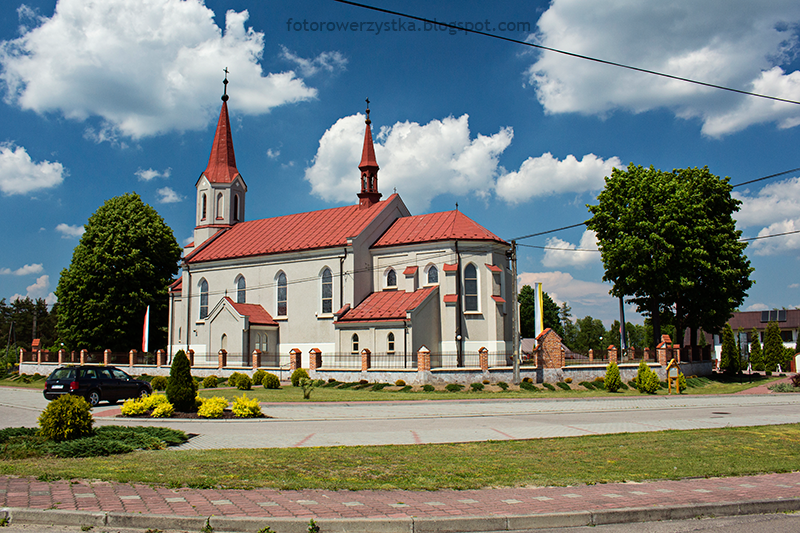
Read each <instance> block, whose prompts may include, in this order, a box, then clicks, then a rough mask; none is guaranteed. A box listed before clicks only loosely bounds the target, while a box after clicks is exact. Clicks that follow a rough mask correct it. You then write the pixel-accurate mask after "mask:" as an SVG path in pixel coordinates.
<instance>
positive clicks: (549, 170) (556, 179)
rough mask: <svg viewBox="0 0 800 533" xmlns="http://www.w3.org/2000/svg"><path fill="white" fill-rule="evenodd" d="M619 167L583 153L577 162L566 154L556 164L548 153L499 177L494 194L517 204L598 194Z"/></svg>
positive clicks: (614, 161) (613, 159)
mask: <svg viewBox="0 0 800 533" xmlns="http://www.w3.org/2000/svg"><path fill="white" fill-rule="evenodd" d="M622 166H623V165H622V163H621V161H620V160H619V158H618V157H611V158H609V159H607V160H605V161H603V159H602V158H599V157H597V156H596V155H594V154H587V155H585V156H583V158H582V159H581V160H580V161H578V160H577V159H576V158H575V156H574V155H568V156H567V157H565V158H564V160H563V161H559V160H558V159H556V158H555V157H553V155H552V154H550V153H549V152H548V153H545V154H543V155H541V156H539V157H529V158H528V159H526V160H525V161H523V163H522V165H521V166H520V167H519V170H518V171H514V172H508V173H506V174H503V175H502V176H500V178H499V179H498V180H497V194H498V196H500V197H501V198H503V199H504V200H505V201H507V202H509V203H520V202H527V201H528V200H530V199H531V198H533V197H534V196H548V195H552V194H559V193H565V192H571V193H582V192H589V191H599V190H600V189H602V188H603V187H604V185H605V180H604V178H605V177H606V176H610V175H611V170H612V169H613V168H614V167H618V168H621V167H622Z"/></svg>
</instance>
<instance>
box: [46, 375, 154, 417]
mask: <svg viewBox="0 0 800 533" xmlns="http://www.w3.org/2000/svg"><path fill="white" fill-rule="evenodd" d="M151 392H153V389H152V387H151V386H150V384H149V383H148V382H146V381H141V380H138V379H134V378H132V377H130V376H129V375H128V374H126V373H125V372H123V371H122V370H120V369H119V368H116V367H113V366H94V365H80V366H62V367H59V368H56V369H55V370H53V372H52V373H51V374H50V376H48V378H47V382H46V383H45V386H44V397H45V398H46V399H48V400H55V399H56V398H58V397H59V396H61V395H62V394H76V395H78V396H83V397H84V398H86V401H88V402H89V403H90V404H91V405H92V407H94V406H95V405H97V404H98V403H100V402H101V401H107V402H108V403H110V404H115V403H117V402H118V401H120V400H127V399H128V398H139V397H143V396H147V395H149V394H150V393H151Z"/></svg>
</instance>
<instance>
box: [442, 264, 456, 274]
mask: <svg viewBox="0 0 800 533" xmlns="http://www.w3.org/2000/svg"><path fill="white" fill-rule="evenodd" d="M443 270H444V271H445V272H458V263H445V264H444V268H443Z"/></svg>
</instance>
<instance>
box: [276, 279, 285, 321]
mask: <svg viewBox="0 0 800 533" xmlns="http://www.w3.org/2000/svg"><path fill="white" fill-rule="evenodd" d="M286 285H287V283H286V274H284V273H283V272H281V273H280V274H278V316H286V301H287V299H286Z"/></svg>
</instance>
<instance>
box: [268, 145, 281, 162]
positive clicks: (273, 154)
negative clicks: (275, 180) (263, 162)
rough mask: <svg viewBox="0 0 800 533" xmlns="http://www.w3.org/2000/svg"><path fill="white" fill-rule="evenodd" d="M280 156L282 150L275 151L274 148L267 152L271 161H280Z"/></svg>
mask: <svg viewBox="0 0 800 533" xmlns="http://www.w3.org/2000/svg"><path fill="white" fill-rule="evenodd" d="M280 155H281V151H280V150H273V149H272V148H269V149H268V150H267V157H269V158H270V159H278V158H279V157H280Z"/></svg>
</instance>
